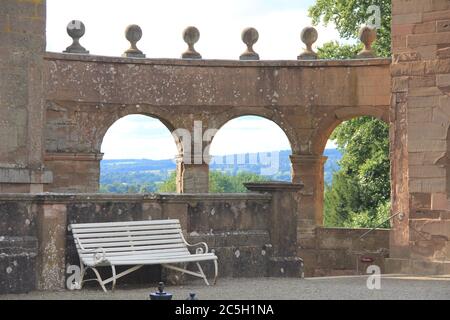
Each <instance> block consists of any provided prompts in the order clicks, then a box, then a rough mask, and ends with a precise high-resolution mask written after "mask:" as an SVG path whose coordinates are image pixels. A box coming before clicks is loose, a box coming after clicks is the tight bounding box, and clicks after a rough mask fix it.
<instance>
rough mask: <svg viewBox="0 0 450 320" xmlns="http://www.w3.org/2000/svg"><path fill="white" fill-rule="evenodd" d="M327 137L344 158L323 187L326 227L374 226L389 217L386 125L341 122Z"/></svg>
mask: <svg viewBox="0 0 450 320" xmlns="http://www.w3.org/2000/svg"><path fill="white" fill-rule="evenodd" d="M330 138H331V139H333V140H335V142H336V144H337V146H338V149H339V150H340V151H341V152H342V154H343V155H342V159H341V160H340V161H339V166H340V169H339V170H338V171H336V172H335V173H334V174H333V182H332V185H331V186H326V188H325V204H324V208H325V225H327V226H338V227H345V226H354V227H375V226H377V225H378V224H379V223H380V222H382V220H383V219H385V218H386V217H387V216H388V213H387V212H388V209H386V208H388V207H389V199H390V174H389V166H390V161H389V127H388V125H387V124H386V123H384V122H383V121H381V120H378V119H376V118H373V117H360V118H356V119H352V120H349V121H346V122H344V123H342V124H341V125H340V126H338V127H337V128H336V129H335V130H334V132H333V134H332V135H331V137H330ZM358 215H361V216H359V217H358ZM384 226H385V227H388V224H385V225H384Z"/></svg>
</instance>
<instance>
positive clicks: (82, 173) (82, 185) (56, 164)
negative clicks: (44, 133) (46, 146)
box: [44, 153, 103, 193]
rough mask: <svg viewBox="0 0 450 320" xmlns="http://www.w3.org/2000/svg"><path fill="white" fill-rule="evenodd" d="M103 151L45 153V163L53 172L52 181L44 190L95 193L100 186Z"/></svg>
mask: <svg viewBox="0 0 450 320" xmlns="http://www.w3.org/2000/svg"><path fill="white" fill-rule="evenodd" d="M102 159H103V153H47V154H46V155H45V165H46V167H47V168H49V169H50V170H51V171H52V172H53V176H54V178H53V183H51V184H48V185H46V186H45V189H44V191H45V192H58V193H95V192H98V191H99V187H100V162H101V160H102Z"/></svg>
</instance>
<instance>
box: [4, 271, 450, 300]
mask: <svg viewBox="0 0 450 320" xmlns="http://www.w3.org/2000/svg"><path fill="white" fill-rule="evenodd" d="M366 282H367V277H365V276H360V277H332V278H308V279H303V280H301V279H278V278H277V279H275V278H263V279H221V280H220V281H219V282H218V284H217V285H216V286H214V287H206V286H205V285H204V284H203V283H202V282H193V283H191V284H189V285H186V286H180V287H167V288H166V291H167V292H170V293H172V294H173V295H174V300H184V299H186V298H187V296H188V295H189V293H190V292H195V293H196V294H197V296H198V298H199V299H201V300H239V299H251V300H276V299H288V300H303V299H304V300H310V299H320V300H326V299H369V300H373V299H385V300H390V299H401V300H402V299H445V300H450V276H449V277H413V276H383V278H382V279H381V289H380V290H369V289H367V286H366ZM154 291H156V288H155V287H149V288H124V287H119V288H118V289H117V290H116V291H115V292H108V293H104V292H103V291H102V290H101V289H100V288H98V289H93V288H90V289H83V290H81V291H64V292H31V293H29V294H20V295H3V296H1V295H0V300H5V299H6V300H12V299H20V300H28V299H33V300H36V299H47V300H48V299H50V300H146V299H148V294H149V293H150V292H154Z"/></svg>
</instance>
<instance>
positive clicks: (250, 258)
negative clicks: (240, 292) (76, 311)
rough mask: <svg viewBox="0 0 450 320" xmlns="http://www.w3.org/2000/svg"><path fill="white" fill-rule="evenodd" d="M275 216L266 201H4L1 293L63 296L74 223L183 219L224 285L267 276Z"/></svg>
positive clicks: (147, 273) (156, 274) (0, 203)
mask: <svg viewBox="0 0 450 320" xmlns="http://www.w3.org/2000/svg"><path fill="white" fill-rule="evenodd" d="M271 214H272V207H271V196H270V195H269V194H236V195H232V194H231V195H207V194H203V195H198V196H197V195H170V194H161V195H123V196H121V195H101V194H83V195H81V194H80V195H57V194H42V195H23V194H22V195H21V194H14V195H13V194H10V195H3V196H0V239H2V240H1V241H0V267H2V270H7V268H12V269H11V270H12V271H11V272H9V273H4V272H1V273H0V293H1V292H3V293H4V292H19V291H21V292H24V291H28V290H33V289H35V288H36V287H37V288H38V289H41V290H58V289H64V288H65V280H66V274H65V270H66V266H67V265H68V264H75V265H78V264H79V260H78V255H77V253H76V249H75V245H74V242H73V237H72V235H71V233H70V232H69V231H68V230H67V226H68V225H69V224H70V223H89V222H105V221H133V220H147V219H169V218H171V219H179V220H180V222H181V225H182V228H183V230H184V232H185V234H186V238H187V239H188V241H192V242H198V241H199V240H202V241H206V242H207V243H208V245H209V246H210V248H211V249H214V250H215V253H216V255H217V256H218V257H219V259H220V276H221V277H243V276H245V277H263V276H266V275H270V273H269V272H270V266H269V263H270V258H271V257H272V256H273V255H272V241H271V238H270V230H269V219H270V215H271ZM37 239H39V240H37ZM293 241H295V239H293ZM38 244H39V246H37V245H38ZM33 245H34V247H33ZM19 249H20V250H19ZM3 267H5V268H4V269H3ZM8 270H9V269H8ZM205 270H206V271H207V272H208V273H209V272H210V271H212V270H211V266H206V268H205ZM104 272H105V273H106V274H108V273H107V272H109V270H106V268H105V270H104ZM36 274H37V277H36ZM166 276H167V275H166ZM160 277H161V270H160V268H159V267H158V266H157V267H147V268H144V269H143V270H142V271H140V272H139V273H137V274H136V276H134V277H131V278H130V281H127V280H125V281H124V282H123V283H133V282H135V283H136V282H137V283H142V282H145V281H146V282H147V283H148V282H150V281H158V280H159V279H160ZM12 284H14V286H13V285H12Z"/></svg>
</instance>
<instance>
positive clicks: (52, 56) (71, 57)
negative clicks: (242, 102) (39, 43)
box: [44, 52, 392, 68]
mask: <svg viewBox="0 0 450 320" xmlns="http://www.w3.org/2000/svg"><path fill="white" fill-rule="evenodd" d="M44 58H45V59H46V60H66V61H80V62H97V63H118V64H144V65H168V66H191V67H239V68H243V67H303V68H304V67H319V68H320V67H365V66H384V65H390V64H391V62H392V59H391V58H371V59H345V60H266V61H261V60H259V61H242V60H218V59H211V60H209V59H208V60H205V59H202V60H184V59H166V58H152V59H142V58H139V59H135V58H123V57H107V56H96V55H80V54H67V53H57V52H47V53H46V54H45V57H44Z"/></svg>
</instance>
